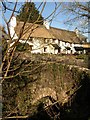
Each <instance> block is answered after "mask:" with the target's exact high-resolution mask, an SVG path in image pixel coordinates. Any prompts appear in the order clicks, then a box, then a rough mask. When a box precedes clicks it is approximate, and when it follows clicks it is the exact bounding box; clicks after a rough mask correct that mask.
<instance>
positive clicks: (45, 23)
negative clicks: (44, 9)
mask: <svg viewBox="0 0 90 120" xmlns="http://www.w3.org/2000/svg"><path fill="white" fill-rule="evenodd" d="M43 25H44V26H45V27H46V28H47V29H49V28H50V26H49V25H50V23H49V22H48V21H47V20H45V21H44V23H43Z"/></svg>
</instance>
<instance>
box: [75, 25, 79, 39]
mask: <svg viewBox="0 0 90 120" xmlns="http://www.w3.org/2000/svg"><path fill="white" fill-rule="evenodd" d="M74 31H75V33H76V35H77V37H79V35H80V32H79V30H78V29H77V27H76V28H75V30H74Z"/></svg>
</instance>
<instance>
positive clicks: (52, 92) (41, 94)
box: [32, 87, 57, 104]
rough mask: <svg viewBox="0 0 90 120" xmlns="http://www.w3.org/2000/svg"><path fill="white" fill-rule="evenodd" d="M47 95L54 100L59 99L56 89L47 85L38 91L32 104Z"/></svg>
mask: <svg viewBox="0 0 90 120" xmlns="http://www.w3.org/2000/svg"><path fill="white" fill-rule="evenodd" d="M47 96H50V97H51V98H53V99H54V100H57V95H56V91H55V90H54V89H52V88H49V87H46V88H41V89H39V90H38V91H36V93H35V95H34V96H33V100H32V104H35V103H36V102H37V101H39V100H40V99H42V98H44V97H47Z"/></svg>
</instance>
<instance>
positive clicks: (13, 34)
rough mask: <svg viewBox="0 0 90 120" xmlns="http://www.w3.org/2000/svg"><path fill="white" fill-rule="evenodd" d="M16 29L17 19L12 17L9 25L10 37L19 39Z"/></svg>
mask: <svg viewBox="0 0 90 120" xmlns="http://www.w3.org/2000/svg"><path fill="white" fill-rule="evenodd" d="M15 27H16V17H15V16H12V18H11V20H10V23H9V29H10V35H11V37H12V39H17V35H16V33H15V30H14V28H15Z"/></svg>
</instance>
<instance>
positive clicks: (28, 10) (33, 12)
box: [17, 2, 43, 24]
mask: <svg viewBox="0 0 90 120" xmlns="http://www.w3.org/2000/svg"><path fill="white" fill-rule="evenodd" d="M37 19H38V21H37ZM17 20H18V21H23V22H25V21H28V22H30V23H33V22H35V21H37V23H38V24H43V17H42V15H40V14H39V11H38V10H37V8H36V7H35V4H34V3H33V2H26V3H25V4H24V5H23V6H22V8H21V11H20V13H19V15H17Z"/></svg>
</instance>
